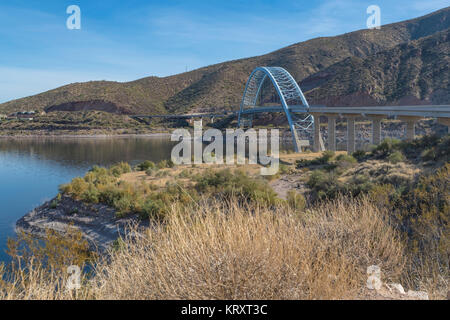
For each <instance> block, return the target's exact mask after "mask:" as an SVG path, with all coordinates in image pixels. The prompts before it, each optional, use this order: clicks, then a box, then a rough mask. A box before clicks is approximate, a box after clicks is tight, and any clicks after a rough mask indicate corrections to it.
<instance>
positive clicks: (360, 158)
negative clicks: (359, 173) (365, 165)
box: [352, 150, 367, 162]
mask: <svg viewBox="0 0 450 320" xmlns="http://www.w3.org/2000/svg"><path fill="white" fill-rule="evenodd" d="M352 156H353V158H355V159H356V160H358V162H361V161H363V160H364V159H365V158H366V156H367V152H365V151H364V150H357V151H355V152H353V153H352Z"/></svg>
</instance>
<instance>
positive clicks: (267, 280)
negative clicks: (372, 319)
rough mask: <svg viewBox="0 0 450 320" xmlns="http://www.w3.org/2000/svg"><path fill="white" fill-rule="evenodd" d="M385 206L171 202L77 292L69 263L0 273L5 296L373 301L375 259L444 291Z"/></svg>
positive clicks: (396, 274)
mask: <svg viewBox="0 0 450 320" xmlns="http://www.w3.org/2000/svg"><path fill="white" fill-rule="evenodd" d="M387 210H388V209H379V208H377V207H376V206H375V205H373V203H371V201H370V200H368V199H367V198H364V197H363V198H360V199H359V200H354V199H345V198H340V199H338V200H335V201H333V202H329V203H322V204H319V205H318V206H317V207H315V208H312V209H308V210H306V211H298V210H297V211H295V210H293V209H291V208H289V207H288V206H280V207H277V208H267V207H263V206H255V205H251V206H250V205H249V206H242V205H241V206H239V205H237V201H233V200H230V201H229V202H227V203H223V202H222V203H219V202H213V201H211V200H209V201H208V200H202V202H200V203H199V205H196V206H195V207H182V206H180V205H177V204H174V205H173V207H172V210H171V212H170V215H169V218H168V219H167V220H166V221H167V222H166V223H165V224H164V225H158V226H156V227H152V228H148V229H145V230H139V231H138V230H137V228H136V227H131V229H130V232H129V233H128V236H127V237H126V238H125V239H122V241H119V246H118V247H116V248H115V249H114V250H111V252H110V255H109V256H107V257H105V258H104V259H102V260H100V261H97V263H96V269H95V276H94V277H92V278H91V279H87V278H83V286H82V288H81V289H80V290H78V291H67V290H66V289H65V283H66V281H67V278H68V275H67V274H65V272H62V271H64V268H59V269H58V268H56V269H52V270H48V269H44V268H43V267H42V265H41V262H40V260H38V259H34V260H33V259H28V260H22V262H23V263H22V265H21V266H18V265H16V267H15V269H14V272H13V274H12V276H11V274H10V277H9V281H8V282H5V281H0V299H36V300H40V299H244V300H245V299H372V298H374V297H372V296H370V295H368V293H367V291H366V290H365V289H364V287H365V282H366V279H367V276H366V268H367V267H368V266H369V265H372V264H377V265H379V266H380V267H381V268H382V271H383V276H382V277H383V281H386V282H390V281H395V282H399V281H400V283H402V284H404V285H405V287H406V288H405V289H406V290H408V289H418V284H419V286H421V288H422V289H425V288H426V289H427V290H428V293H429V294H430V297H431V298H442V297H443V296H442V292H444V291H445V290H446V288H445V287H444V288H443V289H442V288H438V286H437V285H436V282H435V280H436V279H437V278H436V279H434V278H433V277H429V276H428V275H430V270H427V268H428V266H426V265H423V266H422V267H421V269H420V268H415V272H414V273H411V271H410V270H411V268H410V264H411V260H410V258H409V255H408V252H406V249H405V248H406V247H405V246H404V243H403V242H402V240H401V239H400V236H399V234H398V233H397V231H396V230H394V229H393V227H392V226H391V225H390V224H389V221H388V219H389V212H388V211H387ZM58 270H59V271H58ZM61 270H62V271H61ZM420 270H422V271H423V272H422V273H420V272H419V271H420ZM431 271H433V270H431ZM417 272H419V273H417ZM5 276H6V273H5V268H4V267H1V266H0V279H2V278H3V279H4V278H5ZM438 276H440V277H442V274H441V275H438ZM444 277H445V275H444ZM444 280H445V281H446V279H444ZM418 281H419V282H420V283H418ZM445 281H444V282H445ZM445 283H447V282H445ZM441 284H442V281H441ZM441 289H442V290H444V291H442V290H441ZM436 290H441V291H442V292H440V293H436V292H434V291H436ZM443 294H446V291H445V292H444V293H443ZM378 298H379V297H378ZM444 298H445V297H444Z"/></svg>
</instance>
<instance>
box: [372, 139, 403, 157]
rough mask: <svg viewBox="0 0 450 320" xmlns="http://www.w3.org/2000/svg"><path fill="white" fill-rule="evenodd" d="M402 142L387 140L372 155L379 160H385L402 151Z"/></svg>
mask: <svg viewBox="0 0 450 320" xmlns="http://www.w3.org/2000/svg"><path fill="white" fill-rule="evenodd" d="M401 144H402V142H401V141H400V140H398V139H391V138H386V139H384V140H383V141H382V142H381V143H380V144H379V145H378V146H377V147H375V149H374V150H372V153H371V155H372V156H374V157H375V158H377V159H385V158H386V157H388V156H389V155H390V154H391V153H393V152H395V151H397V150H399V149H400V147H401Z"/></svg>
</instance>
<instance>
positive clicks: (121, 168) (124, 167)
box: [109, 162, 131, 178]
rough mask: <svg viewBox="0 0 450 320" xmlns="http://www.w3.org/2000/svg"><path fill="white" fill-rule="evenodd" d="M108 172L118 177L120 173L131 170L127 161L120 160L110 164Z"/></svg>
mask: <svg viewBox="0 0 450 320" xmlns="http://www.w3.org/2000/svg"><path fill="white" fill-rule="evenodd" d="M109 172H110V173H111V174H112V175H113V176H114V177H117V178H118V177H120V176H121V175H122V174H124V173H129V172H131V167H130V165H129V164H128V163H126V162H120V163H118V164H116V165H114V166H112V167H111V168H109Z"/></svg>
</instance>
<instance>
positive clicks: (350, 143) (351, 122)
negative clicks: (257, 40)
mask: <svg viewBox="0 0 450 320" xmlns="http://www.w3.org/2000/svg"><path fill="white" fill-rule="evenodd" d="M358 116H359V115H357V114H348V115H346V118H347V152H348V154H352V153H353V152H355V151H356V134H355V119H356V117H358Z"/></svg>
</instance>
